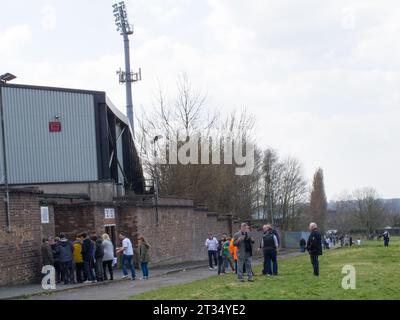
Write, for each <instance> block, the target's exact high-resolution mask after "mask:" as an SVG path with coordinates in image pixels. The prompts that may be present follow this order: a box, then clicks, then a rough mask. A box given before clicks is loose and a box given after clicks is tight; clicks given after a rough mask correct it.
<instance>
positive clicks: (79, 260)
mask: <svg viewBox="0 0 400 320" xmlns="http://www.w3.org/2000/svg"><path fill="white" fill-rule="evenodd" d="M73 246H74V254H73V255H74V263H75V273H76V281H77V282H78V283H82V282H83V270H84V267H83V256H82V235H76V239H75V241H74V243H73Z"/></svg>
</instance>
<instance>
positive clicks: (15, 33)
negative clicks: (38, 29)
mask: <svg viewBox="0 0 400 320" xmlns="http://www.w3.org/2000/svg"><path fill="white" fill-rule="evenodd" d="M31 38H32V32H31V29H30V27H29V26H28V25H16V26H12V27H9V28H8V29H6V30H4V31H1V30H0V63H1V62H2V61H3V63H4V62H5V61H6V59H9V58H12V57H15V56H19V55H20V54H22V52H23V51H22V50H23V47H24V45H25V44H26V43H27V42H29V41H30V40H31Z"/></svg>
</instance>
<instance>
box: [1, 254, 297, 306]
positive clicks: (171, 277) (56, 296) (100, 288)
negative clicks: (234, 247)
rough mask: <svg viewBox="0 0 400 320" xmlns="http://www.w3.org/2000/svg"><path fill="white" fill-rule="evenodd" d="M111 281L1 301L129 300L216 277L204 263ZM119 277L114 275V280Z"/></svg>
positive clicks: (16, 291)
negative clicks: (138, 295)
mask: <svg viewBox="0 0 400 320" xmlns="http://www.w3.org/2000/svg"><path fill="white" fill-rule="evenodd" d="M299 254H300V253H299V252H293V251H292V252H284V251H282V252H281V254H280V258H287V257H292V256H296V255H299ZM260 263H261V259H255V260H254V264H255V265H257V264H260ZM140 274H141V273H140V271H139V272H138V273H137V280H135V281H132V280H114V281H107V282H104V283H101V284H87V285H79V286H78V285H72V286H65V285H62V284H61V285H57V290H55V291H52V292H48V291H44V290H43V289H41V287H40V285H31V286H22V287H14V288H0V299H30V300H125V299H127V298H128V297H129V296H132V295H136V294H140V293H144V292H147V291H151V290H154V289H157V288H161V287H166V286H172V285H177V284H184V283H190V282H193V281H196V280H201V279H206V278H208V277H211V276H214V275H216V270H214V271H211V270H208V266H207V265H206V264H205V262H204V261H203V262H197V263H189V264H185V265H182V264H180V265H175V266H168V267H162V268H154V269H153V270H151V269H150V276H151V277H150V278H149V279H148V280H139V275H140ZM120 277H121V274H119V273H117V279H118V278H120Z"/></svg>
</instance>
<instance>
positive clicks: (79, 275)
mask: <svg viewBox="0 0 400 320" xmlns="http://www.w3.org/2000/svg"><path fill="white" fill-rule="evenodd" d="M75 272H76V281H77V282H79V283H81V282H83V262H80V263H75Z"/></svg>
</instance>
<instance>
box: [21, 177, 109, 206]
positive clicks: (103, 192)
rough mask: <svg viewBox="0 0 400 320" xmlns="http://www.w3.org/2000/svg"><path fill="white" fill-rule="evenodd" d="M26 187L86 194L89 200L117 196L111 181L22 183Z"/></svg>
mask: <svg viewBox="0 0 400 320" xmlns="http://www.w3.org/2000/svg"><path fill="white" fill-rule="evenodd" d="M28 187H34V188H38V189H39V190H40V191H43V193H47V194H60V195H68V194H75V195H76V194H82V195H87V196H88V197H89V198H90V200H91V201H102V202H109V201H112V200H113V199H114V197H116V196H117V186H116V184H115V183H114V182H113V181H101V182H76V183H51V184H32V185H24V188H28Z"/></svg>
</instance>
